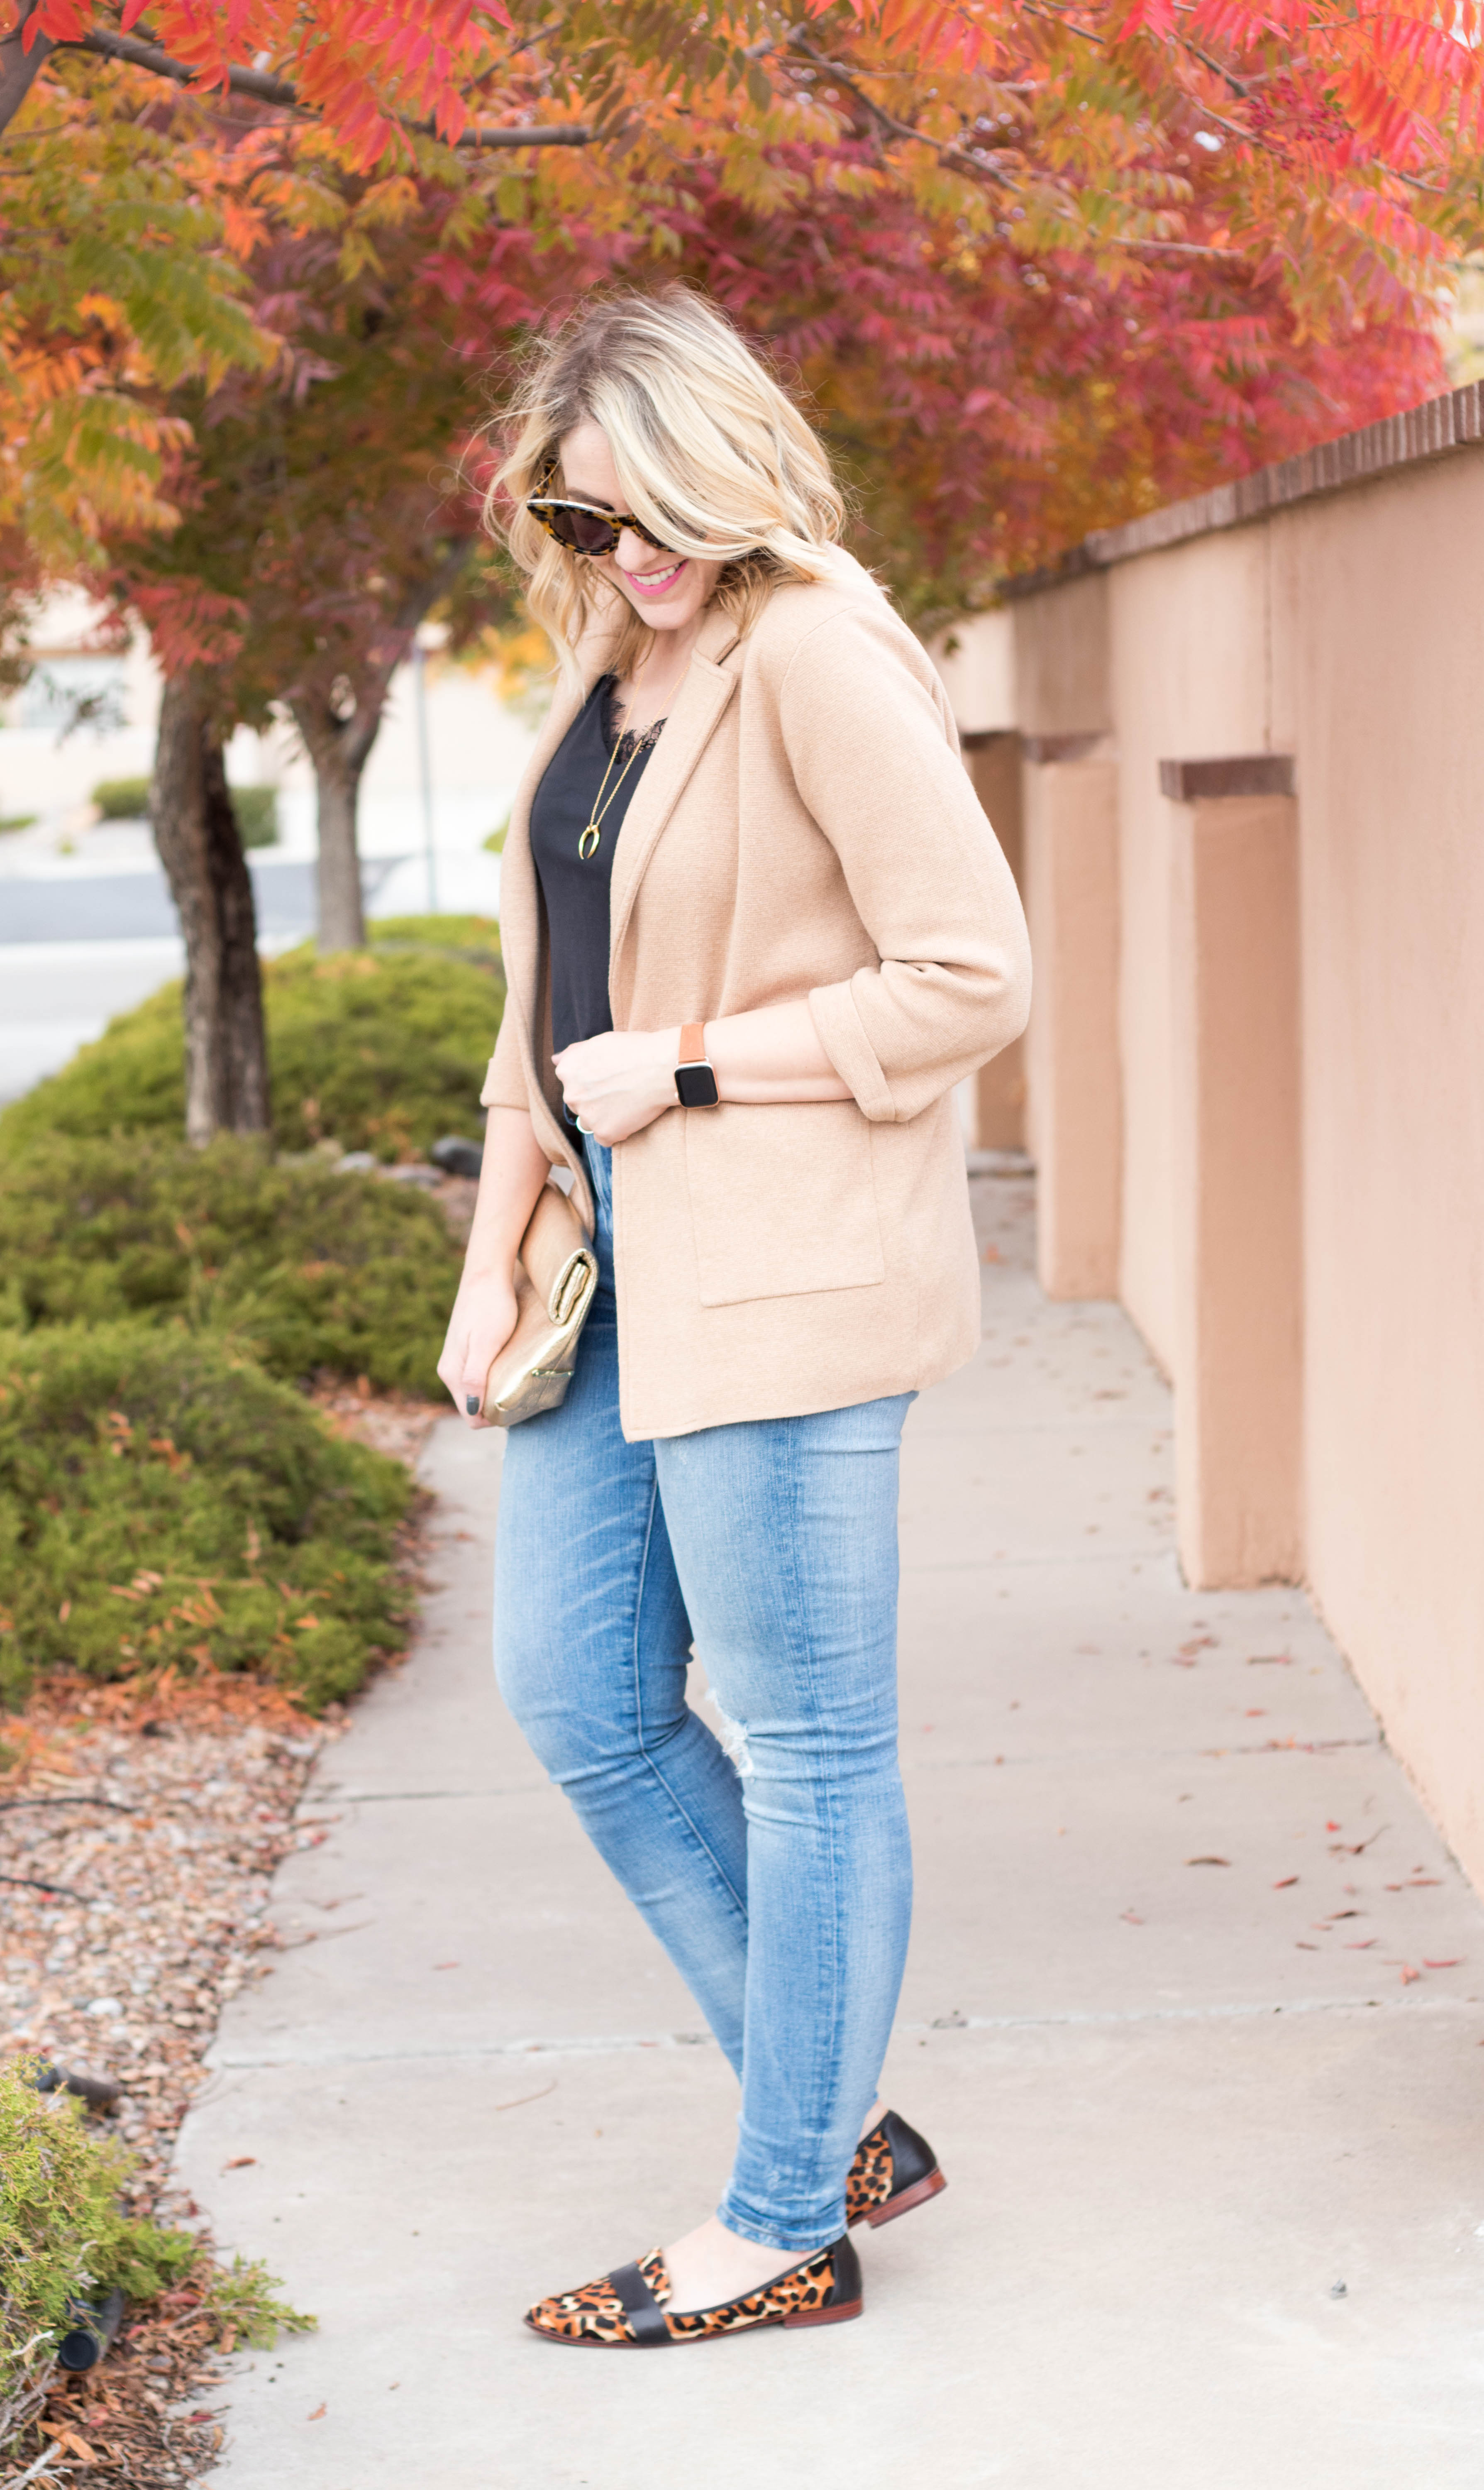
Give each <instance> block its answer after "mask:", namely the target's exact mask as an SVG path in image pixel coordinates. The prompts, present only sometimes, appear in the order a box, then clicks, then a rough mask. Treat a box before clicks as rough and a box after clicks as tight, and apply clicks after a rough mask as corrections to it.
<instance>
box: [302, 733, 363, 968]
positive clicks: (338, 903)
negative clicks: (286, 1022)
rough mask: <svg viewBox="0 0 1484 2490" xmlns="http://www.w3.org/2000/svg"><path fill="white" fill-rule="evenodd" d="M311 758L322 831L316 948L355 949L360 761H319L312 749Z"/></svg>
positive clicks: (359, 922) (359, 911)
mask: <svg viewBox="0 0 1484 2490" xmlns="http://www.w3.org/2000/svg"><path fill="white" fill-rule="evenodd" d="M311 758H312V759H313V761H314V787H315V797H316V804H317V817H318V821H319V832H320V857H319V866H318V872H319V893H320V949H321V950H322V951H358V950H360V949H361V948H362V946H363V945H364V942H365V939H366V912H365V907H364V904H363V902H362V899H361V890H360V851H359V849H358V847H357V838H356V819H357V810H358V807H359V803H360V765H359V763H358V762H353V761H350V760H348V758H347V756H346V754H345V753H344V752H342V751H334V750H331V751H328V752H327V753H325V755H324V757H323V759H322V758H321V756H320V755H319V754H318V753H315V754H313V755H311Z"/></svg>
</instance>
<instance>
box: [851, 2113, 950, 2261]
mask: <svg viewBox="0 0 1484 2490" xmlns="http://www.w3.org/2000/svg"><path fill="white" fill-rule="evenodd" d="M946 2186H948V2181H947V2180H946V2179H945V2178H944V2176H943V2173H942V2171H941V2170H940V2169H939V2168H938V2158H937V2155H936V2154H935V2153H934V2152H933V2149H932V2147H931V2145H930V2144H929V2143H928V2139H927V2137H926V2136H923V2135H919V2134H918V2131H917V2129H916V2128H915V2127H908V2125H907V2122H906V2120H905V2119H904V2118H899V2117H898V2115H897V2112H896V2111H895V2110H894V2109H889V2110H888V2111H887V2113H886V2116H885V2118H884V2119H883V2120H882V2121H881V2124H880V2126H879V2127H873V2128H871V2130H870V2134H869V2135H864V2136H862V2138H861V2141H860V2143H859V2145H858V2146H857V2147H856V2155H855V2159H854V2160H853V2161H852V2162H851V2164H850V2175H849V2177H848V2178H847V2179H846V2181H845V2223H846V2227H847V2228H848V2229H850V2230H853V2229H854V2228H855V2225H856V2223H857V2222H869V2223H870V2227H871V2229H872V2230H873V2231H874V2230H879V2228H880V2226H881V2224H882V2223H883V2222H895V2221H896V2219H897V2216H898V2215H899V2214H910V2213H911V2211H912V2208H913V2206H914V2205H926V2204H927V2202H928V2197H929V2196H936V2195H939V2194H941V2192H942V2190H943V2189H944V2188H945V2187H946Z"/></svg>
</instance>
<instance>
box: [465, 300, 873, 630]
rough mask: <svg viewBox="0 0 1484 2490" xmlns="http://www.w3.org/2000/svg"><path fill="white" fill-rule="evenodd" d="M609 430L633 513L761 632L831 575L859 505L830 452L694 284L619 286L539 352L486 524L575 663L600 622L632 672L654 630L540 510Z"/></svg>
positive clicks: (523, 387)
mask: <svg viewBox="0 0 1484 2490" xmlns="http://www.w3.org/2000/svg"><path fill="white" fill-rule="evenodd" d="M589 420H590V421H591V422H594V423H597V424H600V425H601V426H602V429H603V431H604V433H605V434H606V436H607V439H608V445H609V449H610V451H611V452H612V455H613V461H614V469H615V471H616V474H617V477H618V481H619V483H620V485H621V486H622V488H623V495H624V501H625V505H626V507H627V508H628V509H629V510H631V511H632V512H633V514H634V516H635V517H636V518H639V519H642V520H643V522H644V525H645V526H646V527H649V528H652V529H653V531H654V533H655V535H656V536H658V537H659V538H660V539H661V541H662V543H663V544H664V545H665V546H666V547H667V548H669V549H671V550H673V551H674V552H675V553H678V554H685V555H688V556H689V557H690V558H691V559H692V560H693V561H699V562H717V561H720V562H721V563H722V564H723V565H724V566H723V569H722V573H721V576H720V578H719V580H718V581H717V585H716V589H715V592H714V595H713V602H714V603H715V604H717V605H720V606H721V607H722V608H723V609H724V610H725V611H726V612H727V613H728V615H729V616H730V617H731V618H732V620H733V622H735V624H736V626H737V628H738V630H739V631H746V630H748V629H749V628H750V626H751V624H752V623H753V622H754V621H755V620H756V616H757V614H758V612H759V611H760V609H761V607H762V605H763V604H764V603H765V601H766V599H767V598H768V596H769V595H770V594H772V592H773V590H774V589H775V588H776V587H777V586H778V585H779V584H780V582H781V581H783V580H786V579H795V580H817V579H823V578H825V577H826V576H827V575H828V572H829V567H830V560H829V557H830V549H831V547H832V546H833V545H834V544H835V543H836V542H837V540H838V538H839V536H840V532H841V528H842V523H843V519H844V505H843V503H842V498H841V495H840V492H839V490H838V488H837V486H836V483H835V480H834V478H833V477H832V475H831V473H830V466H829V460H828V458H827V457H826V455H825V452H824V449H823V448H822V446H821V445H820V443H819V441H818V440H817V439H816V437H815V435H814V433H813V431H812V430H811V428H810V426H809V424H808V423H807V422H806V421H805V420H804V418H803V416H802V415H801V414H800V413H799V411H798V409H797V407H796V406H794V405H793V404H792V402H791V400H790V399H789V398H788V397H786V396H785V392H784V391H783V390H781V389H780V387H779V385H778V383H777V381H776V380H774V378H773V376H772V374H771V373H770V372H769V371H768V369H767V368H766V366H765V364H764V363H763V362H761V361H760V360H759V358H758V357H757V356H756V355H755V354H754V353H753V352H752V350H751V348H750V347H748V346H747V345H746V344H745V343H744V341H743V339H742V338H741V337H740V336H739V335H738V333H737V332H736V330H735V329H734V328H733V327H732V325H731V323H730V321H729V320H728V318H727V317H726V316H725V314H724V313H723V312H721V311H719V310H717V309H716V308H715V306H714V305H713V304H709V303H706V302H703V301H702V300H701V298H700V297H699V295H697V294H693V293H692V292H691V291H690V289H689V287H687V286H684V285H667V286H666V287H664V289H663V290H662V291H661V292H659V293H656V294H633V293H629V294H620V295H617V296H614V297H611V298H609V299H608V300H607V301H604V302H599V303H598V304H585V305H584V306H583V307H582V308H581V309H579V310H577V311H574V312H573V313H571V314H570V315H569V316H568V318H567V319H566V320H564V321H563V322H562V324H561V326H560V327H559V328H558V329H557V330H556V331H555V332H554V333H553V334H552V335H551V336H549V337H546V338H543V339H542V340H541V341H540V343H539V344H538V345H537V346H536V347H535V348H534V349H533V350H532V353H531V357H530V360H529V362H528V364H527V367H526V369H525V371H524V373H523V375H522V377H521V380H520V383H519V385H518V387H517V389H516V392H515V395H514V399H513V401H512V403H511V406H510V408H509V410H508V412H507V414H506V415H505V417H504V419H503V420H502V422H501V426H500V429H501V431H502V433H503V434H504V436H505V439H506V440H507V442H508V444H509V447H508V449H507V450H506V454H505V456H504V458H503V459H502V461H501V463H500V465H499V470H498V472H497V474H496V476H495V479H494V482H493V483H492V484H491V486H490V489H489V491H488V493H487V494H486V496H485V501H484V522H485V525H486V527H487V528H488V529H489V530H490V532H491V534H492V535H494V536H498V537H499V539H500V540H501V541H502V542H503V543H504V544H505V546H506V547H507V548H508V550H509V553H510V556H511V559H512V561H514V562H515V564H516V565H517V566H518V567H519V568H520V569H521V570H522V571H524V573H525V574H526V579H527V589H526V600H527V603H528V606H529V608H530V611H531V613H532V615H533V616H534V617H535V619H536V621H537V622H539V623H540V624H541V625H542V627H543V628H544V629H545V630H546V632H547V633H548V634H549V636H550V637H551V639H552V640H553V641H554V642H555V644H556V647H557V653H558V655H559V657H560V658H561V660H562V662H563V664H564V666H565V667H566V668H567V669H568V670H570V669H571V666H572V661H573V651H575V649H576V647H577V644H578V642H579V640H580V639H581V638H582V636H583V634H584V632H585V630H586V629H587V628H588V627H589V625H590V624H591V623H592V622H595V621H599V620H603V621H608V620H612V619H613V618H614V615H615V613H616V616H617V620H618V624H619V628H618V634H617V638H616V640H615V641H614V647H613V650H612V651H611V653H610V656H609V664H610V666H611V668H612V669H613V671H614V673H615V674H617V675H618V676H620V677H623V676H626V675H629V674H631V673H632V672H633V670H634V669H635V667H637V666H639V665H642V662H643V659H644V656H645V654H646V652H647V651H648V649H649V647H650V645H651V644H652V642H653V639H654V633H653V632H652V631H651V629H650V628H649V625H648V624H647V623H646V622H644V621H643V620H642V617H641V616H640V615H639V614H637V613H636V612H635V611H634V608H633V607H632V606H631V605H630V604H629V602H628V599H627V598H626V597H624V596H622V595H620V594H619V593H618V591H617V590H616V589H614V587H612V585H611V584H610V583H609V582H608V581H607V580H605V579H604V578H603V576H602V574H601V572H600V571H599V570H598V569H597V567H596V565H594V564H593V562H592V561H591V559H590V558H588V557H585V556H584V555H582V554H574V553H568V552H567V551H566V549H565V548H564V547H563V546H561V545H559V544H557V541H556V539H555V538H554V537H552V536H548V535H547V532H546V530H545V529H544V528H543V527H542V526H541V524H540V522H539V520H537V519H534V518H532V517H531V515H530V513H529V512H528V510H527V508H526V501H527V498H528V495H530V494H531V493H534V492H537V491H539V490H541V489H542V487H543V480H544V479H545V478H547V477H548V476H552V477H553V480H552V481H551V482H550V483H547V484H546V485H545V489H546V490H548V491H555V492H560V491H561V490H562V485H561V482H560V453H561V444H562V442H563V441H564V440H565V438H566V436H567V434H568V433H570V432H572V431H573V430H575V428H576V426H577V425H578V424H580V423H583V422H585V421H589Z"/></svg>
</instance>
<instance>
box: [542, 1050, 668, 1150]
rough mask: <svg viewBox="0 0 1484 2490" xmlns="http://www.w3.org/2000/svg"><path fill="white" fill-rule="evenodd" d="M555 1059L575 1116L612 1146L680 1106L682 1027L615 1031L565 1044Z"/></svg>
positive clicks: (597, 1139)
mask: <svg viewBox="0 0 1484 2490" xmlns="http://www.w3.org/2000/svg"><path fill="white" fill-rule="evenodd" d="M552 1059H553V1061H554V1062H555V1064H556V1066H557V1080H558V1081H559V1082H560V1083H561V1094H562V1096H563V1097H564V1098H565V1100H566V1102H567V1105H568V1107H569V1108H570V1109H571V1111H572V1114H573V1115H576V1116H577V1118H578V1120H579V1122H581V1123H583V1124H585V1126H586V1128H587V1130H588V1132H590V1133H591V1134H592V1136H593V1139H594V1140H595V1141H599V1142H604V1143H606V1144H608V1145H609V1147H610V1148H611V1147H612V1146H613V1144H614V1142H626V1141H627V1140H628V1138H629V1135H630V1134H631V1133H642V1131H643V1129H644V1126H645V1125H646V1124H652V1123H653V1122H654V1121H655V1119H656V1118H657V1117H658V1116H660V1115H664V1113H665V1111H666V1109H667V1108H668V1107H673V1106H674V1105H675V1103H676V1102H675V1065H676V1064H677V1063H678V1062H679V1060H680V1031H679V1029H678V1028H664V1029H633V1028H621V1029H620V1028H611V1029H607V1030H605V1032H604V1034H603V1035H602V1036H601V1037H585V1038H582V1039H580V1040H579V1042H578V1044H577V1045H576V1046H564V1047H563V1048H562V1051H561V1053H560V1054H559V1055H557V1056H554V1057H553V1058H552Z"/></svg>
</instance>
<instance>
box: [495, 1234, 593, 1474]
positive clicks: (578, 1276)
mask: <svg viewBox="0 0 1484 2490" xmlns="http://www.w3.org/2000/svg"><path fill="white" fill-rule="evenodd" d="M597 1285H598V1260H597V1256H596V1255H595V1254H594V1253H593V1250H592V1248H591V1246H590V1245H589V1244H588V1242H587V1239H586V1237H585V1235H584V1234H583V1229H582V1223H581V1221H580V1220H579V1218H578V1215H577V1213H576V1211H575V1210H574V1209H573V1207H572V1204H571V1203H570V1202H568V1200H567V1197H566V1195H565V1194H564V1193H561V1192H558V1190H557V1186H556V1185H554V1184H547V1185H543V1186H542V1188H541V1193H540V1198H539V1199H538V1201H537V1202H536V1206H535V1208H534V1210H533V1211H532V1212H531V1214H530V1220H529V1223H528V1227H527V1230H526V1233H525V1235H524V1236H523V1237H522V1238H521V1256H520V1261H519V1263H518V1265H517V1267H516V1274H515V1303H516V1317H515V1329H514V1331H513V1332H512V1333H511V1335H510V1337H509V1339H508V1340H507V1341H506V1343H505V1345H504V1346H503V1348H502V1349H501V1350H500V1352H499V1356H498V1357H497V1358H496V1360H495V1362H494V1364H493V1365H492V1367H491V1368H490V1371H489V1375H487V1377H486V1378H485V1386H484V1404H483V1414H484V1416H485V1417H486V1418H487V1419H488V1420H489V1422H490V1424H491V1426H492V1427H518V1426H519V1425H520V1423H521V1420H522V1419H523V1418H534V1417H537V1416H539V1414H540V1412H541V1411H542V1410H543V1409H556V1408H558V1407H559V1406H560V1404H561V1403H562V1402H563V1401H564V1400H565V1399H566V1396H567V1385H568V1384H569V1383H570V1382H571V1380H572V1373H573V1369H574V1367H575V1366H576V1363H577V1344H578V1342H579V1340H580V1339H581V1337H582V1330H583V1325H584V1323H585V1321H586V1319H587V1314H588V1309H589V1308H590V1306H591V1304H592V1300H593V1294H594V1291H595V1290H596V1288H597Z"/></svg>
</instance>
